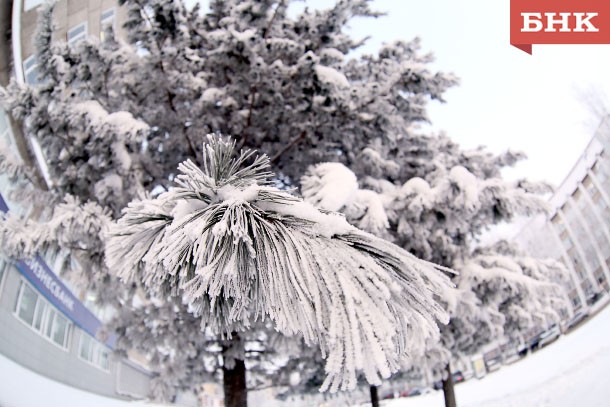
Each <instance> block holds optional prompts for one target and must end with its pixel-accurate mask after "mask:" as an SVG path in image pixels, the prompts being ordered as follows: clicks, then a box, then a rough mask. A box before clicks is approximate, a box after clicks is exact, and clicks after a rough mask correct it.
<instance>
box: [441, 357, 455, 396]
mask: <svg viewBox="0 0 610 407" xmlns="http://www.w3.org/2000/svg"><path fill="white" fill-rule="evenodd" d="M445 370H446V371H447V378H446V379H445V380H443V395H444V396H445V407H457V404H456V403H455V391H454V390H453V376H452V375H451V366H450V364H449V363H447V367H446V368H445Z"/></svg>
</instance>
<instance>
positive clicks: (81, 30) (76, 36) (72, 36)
mask: <svg viewBox="0 0 610 407" xmlns="http://www.w3.org/2000/svg"><path fill="white" fill-rule="evenodd" d="M85 38H87V23H86V22H84V23H81V24H79V25H77V26H76V27H74V28H71V29H70V30H68V44H72V45H74V44H77V43H78V42H80V41H82V40H84V39H85Z"/></svg>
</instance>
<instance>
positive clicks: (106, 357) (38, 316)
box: [0, 267, 110, 371]
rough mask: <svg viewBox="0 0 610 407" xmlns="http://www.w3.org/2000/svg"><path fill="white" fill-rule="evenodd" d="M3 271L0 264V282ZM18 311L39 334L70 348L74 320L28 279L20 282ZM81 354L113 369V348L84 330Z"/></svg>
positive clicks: (92, 361)
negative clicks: (111, 364)
mask: <svg viewBox="0 0 610 407" xmlns="http://www.w3.org/2000/svg"><path fill="white" fill-rule="evenodd" d="M3 272H4V269H3V268H2V267H0V282H1V281H2V273H3ZM15 315H16V316H17V317H18V318H19V319H20V320H21V321H23V322H24V323H26V324H27V325H28V326H30V327H31V328H32V329H33V330H35V331H36V332H37V333H38V334H40V335H42V336H44V337H45V338H47V339H48V340H50V341H51V342H53V343H55V344H56V345H58V346H60V347H61V348H63V349H68V346H69V338H70V332H71V331H72V329H73V328H72V327H73V324H72V323H71V322H70V321H69V320H68V319H67V318H66V317H65V316H64V315H62V314H61V313H60V312H59V311H58V310H57V309H56V308H55V307H54V306H53V305H51V304H50V303H49V302H47V300H45V299H44V298H43V297H42V295H40V294H39V293H38V292H37V291H36V290H35V289H34V288H32V287H31V286H30V284H28V283H27V282H26V281H24V280H21V284H20V286H19V292H18V295H17V304H16V306H15ZM78 356H79V357H80V358H81V359H82V360H84V361H86V362H88V363H91V364H92V365H94V366H97V367H99V368H100V369H102V370H106V371H108V370H110V351H109V349H108V348H107V347H106V346H105V345H103V344H102V343H100V342H98V341H96V340H95V339H94V338H93V337H91V336H90V335H88V334H86V333H85V332H83V331H80V341H79V345H78Z"/></svg>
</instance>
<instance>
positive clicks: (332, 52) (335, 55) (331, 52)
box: [320, 48, 345, 62]
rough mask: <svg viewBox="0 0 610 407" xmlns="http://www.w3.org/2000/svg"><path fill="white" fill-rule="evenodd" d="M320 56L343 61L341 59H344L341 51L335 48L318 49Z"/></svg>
mask: <svg viewBox="0 0 610 407" xmlns="http://www.w3.org/2000/svg"><path fill="white" fill-rule="evenodd" d="M320 56H321V57H328V58H332V59H334V60H336V61H338V62H343V59H345V55H344V54H343V52H341V51H339V50H338V49H337V48H324V49H323V50H322V51H320Z"/></svg>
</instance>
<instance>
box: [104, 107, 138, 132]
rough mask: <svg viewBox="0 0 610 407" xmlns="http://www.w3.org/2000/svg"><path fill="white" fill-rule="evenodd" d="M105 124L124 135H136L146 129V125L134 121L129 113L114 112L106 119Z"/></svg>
mask: <svg viewBox="0 0 610 407" xmlns="http://www.w3.org/2000/svg"><path fill="white" fill-rule="evenodd" d="M106 122H107V123H108V124H110V125H111V126H114V127H115V128H117V129H121V130H122V131H123V132H126V133H134V134H135V133H137V132H140V131H145V130H147V129H148V125H147V124H146V123H144V122H143V121H141V120H138V119H135V118H134V117H133V116H132V115H131V113H129V112H124V111H121V112H114V113H110V114H109V115H108V116H107V117H106Z"/></svg>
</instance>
